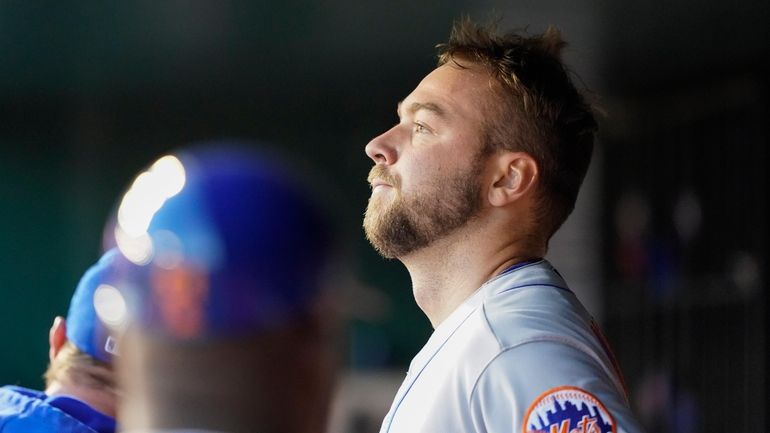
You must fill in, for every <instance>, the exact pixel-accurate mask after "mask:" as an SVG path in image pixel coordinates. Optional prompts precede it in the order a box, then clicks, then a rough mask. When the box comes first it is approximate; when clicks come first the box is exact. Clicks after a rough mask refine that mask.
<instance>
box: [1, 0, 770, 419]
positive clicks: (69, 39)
mask: <svg viewBox="0 0 770 433" xmlns="http://www.w3.org/2000/svg"><path fill="white" fill-rule="evenodd" d="M768 9H770V8H769V7H768V3H766V2H759V1H756V2H751V1H746V0H740V1H734V2H726V1H716V0H707V1H694V0H693V1H685V0H678V1H674V2H670V1H669V2H645V1H628V2H626V1H624V2H599V1H595V2H592V1H561V2H558V1H520V2H493V1H478V2H472V1H465V0H454V1H443V2H416V1H399V0H397V1H389V2H357V1H352V0H334V1H331V2H325V3H321V2H317V3H313V2H300V1H291V0H289V1H283V2H245V1H244V2H213V1H212V2H204V1H190V2H179V1H173V2H149V1H140V2H119V3H109V4H105V3H102V2H71V3H69V4H62V3H56V2H51V3H50V4H47V5H44V4H32V3H30V2H3V3H0V149H1V150H2V152H1V153H0V206H2V211H1V212H0V227H2V229H0V330H2V347H3V350H2V355H1V356H0V382H2V383H13V384H20V385H24V386H30V387H41V386H42V380H41V378H40V375H41V374H42V372H43V370H44V369H45V366H46V363H47V330H48V326H50V322H51V320H52V318H53V316H54V315H56V314H62V315H63V314H65V313H66V308H67V303H68V300H69V296H70V295H71V292H72V290H73V289H74V286H75V284H76V282H77V280H78V279H79V277H80V275H81V273H82V272H83V271H84V270H85V268H86V267H87V266H88V265H90V264H91V263H92V262H94V261H95V260H96V259H97V257H98V254H99V251H100V247H101V246H100V238H101V232H102V227H103V224H104V221H105V219H106V218H107V216H108V214H109V212H110V211H111V209H112V206H113V205H114V203H115V200H116V198H117V197H118V194H120V193H121V192H122V191H123V189H124V188H125V187H126V186H127V184H128V183H129V182H130V181H131V179H132V178H133V176H134V175H135V174H136V173H137V172H138V171H139V170H140V169H141V168H143V167H144V166H146V165H147V164H148V163H149V162H151V161H152V160H153V159H154V158H156V157H157V156H160V155H161V154H163V153H164V152H165V151H168V150H170V149H173V148H176V147H179V146H181V145H184V144H186V143H189V142H191V141H199V140H205V139H212V138H222V137H239V138H246V139H255V140H259V141H264V142H268V143H275V144H276V145H279V146H280V147H281V148H282V149H284V150H286V151H288V152H291V153H294V154H297V155H299V157H301V158H303V159H305V160H307V161H309V162H311V163H312V164H314V165H315V166H316V167H317V168H318V169H319V171H323V172H324V173H325V175H324V176H325V177H331V178H332V180H334V181H336V182H337V183H338V184H339V186H340V188H341V190H342V195H343V197H342V200H338V201H341V202H343V203H346V206H345V207H343V208H342V209H341V210H340V213H341V215H342V219H343V223H344V225H346V226H347V227H349V228H350V233H349V235H350V236H349V238H350V240H351V241H350V245H348V247H349V249H350V252H351V254H352V256H353V258H354V260H355V262H354V266H355V269H356V272H357V276H358V277H359V279H360V280H361V285H362V286H364V287H366V289H365V290H364V292H366V293H367V294H366V295H365V296H363V295H362V299H363V298H365V299H368V301H364V302H362V305H364V306H366V304H367V302H368V304H369V305H368V307H367V308H364V309H363V310H364V312H363V313H361V312H359V313H357V315H356V317H354V318H353V319H352V320H351V326H349V327H348V330H347V333H346V341H345V344H344V353H345V357H346V359H347V362H346V364H347V365H348V366H350V367H351V368H352V369H354V370H359V371H369V370H373V371H374V370H381V369H398V370H403V369H404V368H405V366H406V364H407V363H408V361H409V360H410V359H411V357H412V356H413V354H414V353H416V351H417V350H419V348H420V347H421V345H422V344H423V342H424V341H425V339H426V338H427V336H428V335H429V333H430V327H429V325H428V322H427V320H425V319H424V318H423V316H422V313H421V312H420V311H419V310H418V309H417V307H416V306H415V305H414V303H413V301H412V298H411V291H410V290H409V280H408V276H407V274H406V273H405V271H404V270H403V269H402V267H401V266H400V265H399V264H398V263H393V262H386V261H383V260H381V259H379V258H378V257H377V256H376V255H375V254H374V253H373V252H372V251H371V249H370V248H369V246H368V245H367V244H366V241H365V240H364V238H363V234H362V233H361V231H360V229H359V227H360V221H361V213H362V211H363V208H364V207H365V204H366V200H367V197H368V187H367V184H366V183H365V181H364V179H365V176H366V173H367V172H368V169H369V167H370V165H371V163H370V161H369V160H368V159H367V158H366V157H365V155H364V153H363V146H364V145H365V144H366V142H367V141H368V140H369V139H370V138H371V137H373V136H374V135H375V134H378V133H379V132H381V131H383V130H384V129H385V128H387V127H389V126H390V125H391V124H392V123H394V122H395V121H396V116H395V104H396V102H397V101H398V100H400V99H402V98H403V97H404V96H405V95H406V94H408V93H409V92H410V91H411V89H412V88H413V87H414V86H415V85H416V84H417V82H418V81H419V79H420V78H421V77H422V76H423V75H425V74H426V73H427V72H428V71H430V69H432V67H433V65H434V50H433V46H434V45H435V44H436V43H439V42H441V41H443V40H445V38H446V36H447V35H448V30H449V26H450V23H451V21H452V20H453V19H454V18H456V17H457V16H459V15H460V14H461V13H468V14H471V15H472V16H474V17H476V18H480V19H485V18H488V17H490V16H495V14H497V16H501V17H502V18H503V19H502V21H501V27H503V28H509V27H525V26H529V28H530V30H531V31H532V32H540V31H542V30H543V29H544V28H545V26H546V25H547V24H551V23H552V24H556V25H557V26H559V27H560V28H562V30H563V31H564V34H565V38H566V39H567V40H568V41H569V42H570V43H571V47H570V48H569V49H568V51H567V53H566V55H565V58H566V59H567V62H568V63H569V64H570V65H572V67H573V69H574V70H575V71H576V72H577V73H578V74H579V75H580V76H581V77H582V78H583V80H584V81H585V82H586V84H587V85H588V86H589V87H590V88H591V89H593V90H594V91H596V93H598V94H599V95H601V99H600V103H601V105H602V106H603V107H604V109H605V111H606V112H607V115H606V117H605V118H604V119H603V120H602V124H603V130H602V138H601V145H600V148H599V150H598V151H597V159H596V160H595V162H594V168H593V169H592V170H593V172H594V173H595V174H593V175H592V176H593V178H594V179H595V181H594V182H593V183H589V184H588V185H587V188H586V191H584V193H583V195H582V196H581V200H583V201H585V200H588V199H586V198H585V197H589V198H591V197H593V198H592V199H591V201H590V203H589V204H588V205H585V208H586V209H588V211H586V212H584V214H585V216H584V217H580V218H583V219H581V220H580V221H584V222H583V223H580V224H578V225H577V227H573V228H570V229H567V228H566V227H565V229H567V230H566V232H567V233H572V236H567V238H568V239H567V241H565V242H559V243H557V245H554V247H553V248H554V250H555V251H554V254H555V255H556V256H557V258H558V259H557V258H554V263H555V264H556V265H557V266H559V267H563V268H566V269H571V271H570V272H567V274H568V279H569V277H570V273H571V274H572V275H573V276H574V278H573V279H574V280H577V281H581V280H592V279H593V280H596V281H598V283H596V284H591V285H589V287H586V288H585V289H584V290H585V292H586V294H585V297H586V298H588V300H589V301H591V302H587V303H589V304H591V306H592V309H593V310H594V311H596V312H597V316H598V317H599V318H600V319H601V320H602V322H603V323H604V326H605V329H606V331H607V334H608V336H609V338H610V340H611V342H612V343H613V344H614V345H615V348H616V351H617V352H618V356H619V358H620V361H621V363H622V364H623V366H624V367H625V369H626V374H627V376H628V377H627V379H628V382H629V385H630V388H631V394H632V400H633V404H634V405H635V406H636V408H637V411H638V412H639V413H640V415H641V416H642V418H643V419H644V420H645V422H646V423H647V426H648V428H649V429H650V431H662V432H668V431H671V432H674V431H676V432H690V431H692V432H695V431H702V432H711V431H714V432H717V431H725V430H731V431H744V432H763V431H766V425H767V421H766V419H765V417H766V415H765V408H766V406H767V375H766V372H767V357H766V355H765V352H766V345H767V339H766V338H767V337H766V335H767V322H768V320H767V319H768V303H767V299H768V296H767V276H766V274H765V269H767V251H766V248H767V247H766V245H767V244H766V239H767V224H766V222H767V187H766V176H765V172H766V168H767V155H766V147H767V144H768V140H769V137H770V131H769V129H768V124H769V123H768V121H769V120H770V119H768V112H769V111H768V109H769V106H768V102H770V91H769V90H768V85H769V84H770V80H769V79H768V78H767V77H768V72H770V71H768V69H769V68H768V61H769V58H770V54H769V53H768V51H769V50H768V46H770V31H769V30H768V26H767V18H768V17H769V16H770V14H768V12H770V11H769V10H768ZM311 177H312V176H311ZM562 245H566V246H562ZM571 248H574V251H575V253H574V254H573V253H572V251H573V250H572V249H571ZM560 251H561V253H560ZM581 255H587V256H589V257H593V258H594V259H593V260H592V261H591V262H590V264H591V265H590V266H588V267H584V266H581V263H582V262H580V260H579V259H578V257H579V256H581ZM382 305H385V307H383V308H375V307H377V306H382ZM360 431H363V429H361V430H360Z"/></svg>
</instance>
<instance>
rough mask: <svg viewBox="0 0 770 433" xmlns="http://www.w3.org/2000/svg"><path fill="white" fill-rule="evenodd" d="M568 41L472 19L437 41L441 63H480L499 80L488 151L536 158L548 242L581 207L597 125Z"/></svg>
mask: <svg viewBox="0 0 770 433" xmlns="http://www.w3.org/2000/svg"><path fill="white" fill-rule="evenodd" d="M564 46H566V43H565V42H564V41H563V40H562V38H561V33H560V32H559V30H557V29H556V28H555V27H549V28H548V30H546V31H545V33H543V34H540V35H535V36H525V35H522V34H520V33H517V32H510V33H506V34H503V35H498V34H496V32H495V27H494V26H489V27H484V26H480V25H478V24H476V23H474V22H472V21H471V20H470V19H468V18H462V19H460V20H458V21H456V22H455V24H454V26H453V28H452V33H451V35H450V37H449V41H448V42H447V43H445V44H440V45H438V46H437V48H438V50H439V55H438V57H439V62H438V63H439V65H443V64H446V63H448V62H453V63H455V64H457V65H458V66H460V67H463V65H462V64H461V63H459V62H460V61H465V62H471V63H475V64H479V65H482V66H484V67H486V68H487V69H488V71H489V73H490V74H491V75H492V77H493V78H494V79H495V81H496V82H497V83H498V84H500V86H501V91H500V92H499V95H500V104H497V105H498V106H497V107H495V108H494V110H495V111H496V112H495V113H493V114H494V115H493V116H491V118H492V120H490V121H489V124H488V125H486V126H487V127H488V128H489V131H490V132H489V133H488V134H487V136H486V137H484V138H485V149H484V150H485V151H486V152H489V153H491V152H494V151H496V150H511V151H522V152H526V153H528V154H529V155H530V156H532V157H533V158H534V159H535V160H536V161H537V164H538V167H539V170H540V177H541V181H540V187H541V188H542V191H543V194H542V196H541V200H540V201H539V206H538V213H539V215H538V217H539V219H540V220H541V221H542V222H543V229H544V234H545V235H546V239H549V238H550V237H551V236H552V235H553V233H554V232H556V230H557V229H558V228H559V227H560V226H561V224H562V223H563V222H564V221H565V220H566V219H567V216H569V214H570V213H571V212H572V210H573V209H574V207H575V201H576V200H577V195H578V191H579V190H580V185H581V183H582V182H583V178H584V177H585V174H586V171H587V170H588V165H589V164H590V162H591V154H592V153H593V144H594V135H595V133H596V130H597V123H596V120H595V118H594V115H593V110H592V109H591V106H590V105H589V104H588V103H587V102H586V100H585V98H584V97H583V95H582V94H581V93H580V92H579V91H578V90H577V89H576V88H575V85H574V84H573V82H572V79H571V78H570V72H569V71H568V70H567V68H566V67H565V66H564V64H563V63H562V61H561V50H562V49H563V48H564Z"/></svg>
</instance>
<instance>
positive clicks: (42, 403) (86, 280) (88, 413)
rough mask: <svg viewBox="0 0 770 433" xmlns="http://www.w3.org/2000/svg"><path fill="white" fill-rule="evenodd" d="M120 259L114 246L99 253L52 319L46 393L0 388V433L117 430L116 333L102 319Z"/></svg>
mask: <svg viewBox="0 0 770 433" xmlns="http://www.w3.org/2000/svg"><path fill="white" fill-rule="evenodd" d="M121 263H125V262H121V261H120V260H119V257H118V253H117V251H116V250H111V251H108V252H107V253H106V254H105V255H104V256H102V258H101V259H100V260H99V262H98V263H96V264H95V265H94V266H92V267H91V268H89V269H88V271H86V273H85V274H84V275H83V277H82V278H81V280H80V282H79V283H78V286H77V288H76V289H75V293H74V295H73V296H72V300H71V302H70V307H69V312H68V314H67V318H66V320H65V319H64V318H63V317H56V318H55V319H54V321H53V326H52V327H51V330H50V332H49V335H48V341H49V345H50V349H49V358H50V365H49V367H48V370H47V371H46V373H45V382H46V388H45V392H41V391H36V390H31V389H27V388H22V387H19V386H5V387H2V388H0V432H3V433H14V432H19V433H43V432H73V433H81V432H82V433H86V432H88V433H94V432H96V433H112V432H114V431H115V418H114V417H115V411H116V406H117V397H118V395H119V394H118V391H117V388H116V380H115V379H116V378H115V373H114V371H113V367H112V364H113V355H114V354H115V353H116V351H117V350H118V346H117V339H118V336H117V335H116V334H115V333H114V332H113V331H111V330H110V328H108V327H107V326H106V323H105V322H104V320H103V319H104V318H106V319H107V320H109V317H105V316H104V315H105V314H109V313H110V311H109V306H108V305H107V304H105V302H104V301H105V298H106V299H109V297H110V294H109V292H110V291H114V290H115V289H114V288H113V287H112V286H111V284H113V279H114V277H115V275H116V273H117V268H119V267H120V266H121ZM126 264H127V263H126Z"/></svg>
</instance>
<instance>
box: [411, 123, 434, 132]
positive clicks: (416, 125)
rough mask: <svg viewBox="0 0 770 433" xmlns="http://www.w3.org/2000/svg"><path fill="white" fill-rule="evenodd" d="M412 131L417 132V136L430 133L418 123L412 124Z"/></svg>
mask: <svg viewBox="0 0 770 433" xmlns="http://www.w3.org/2000/svg"><path fill="white" fill-rule="evenodd" d="M413 131H414V132H417V133H419V134H422V133H426V132H430V130H429V129H428V128H427V127H426V126H425V125H423V124H422V123H418V122H415V123H414V128H413Z"/></svg>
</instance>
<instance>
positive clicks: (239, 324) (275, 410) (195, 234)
mask: <svg viewBox="0 0 770 433" xmlns="http://www.w3.org/2000/svg"><path fill="white" fill-rule="evenodd" d="M243 146H244V145H243V144H241V145H237V146H236V145H232V144H230V143H210V144H205V145H198V146H194V147H189V148H185V149H183V150H180V151H178V152H174V153H173V154H171V155H167V156H164V157H162V158H160V159H159V160H158V161H156V162H155V163H154V164H153V165H152V166H151V167H150V168H149V169H148V170H146V171H144V172H143V173H141V174H140V175H139V176H138V177H137V178H136V180H135V181H134V182H133V184H132V185H131V187H130V188H129V190H128V191H127V192H126V193H125V195H124V196H123V198H122V200H121V201H120V204H119V207H118V211H117V221H116V222H115V223H114V225H111V226H110V227H111V229H109V230H108V233H109V235H110V236H111V237H113V240H114V242H115V243H116V244H117V245H118V247H119V249H120V251H121V253H122V254H123V255H124V256H125V257H126V258H127V259H129V260H130V261H132V262H133V263H135V264H136V265H138V266H137V269H138V271H137V272H132V273H130V274H129V275H127V278H126V282H125V283H124V284H122V285H121V288H120V289H121V292H122V293H123V294H124V296H125V299H126V303H127V305H128V306H129V308H128V310H129V320H128V329H126V338H125V340H124V341H123V345H124V347H125V350H124V351H123V352H124V355H123V356H121V358H120V363H119V364H118V372H119V378H120V381H119V383H120V384H121V385H122V386H124V387H125V398H124V400H123V404H122V405H121V407H120V413H121V425H122V427H123V428H125V430H126V431H128V432H134V431H137V432H138V431H186V430H195V431H202V430H206V431H221V432H231V433H238V432H265V433H269V432H285V433H300V432H303V433H304V432H307V433H309V432H314V433H317V432H320V431H323V430H324V427H325V425H326V413H327V410H328V405H329V399H330V393H331V388H332V384H333V372H334V364H335V362H334V358H335V357H334V353H335V348H334V345H333V344H334V340H333V338H332V335H333V332H332V331H333V328H334V314H333V310H332V309H331V308H328V305H326V302H327V298H326V295H327V293H328V291H327V290H326V289H328V288H329V287H327V284H328V283H329V279H328V278H327V277H328V276H329V273H328V271H329V265H330V264H331V260H330V259H331V256H332V251H331V248H330V244H331V242H332V240H333V238H332V234H331V231H330V225H329V223H330V221H328V218H327V217H326V215H324V212H323V211H322V209H321V207H320V206H319V204H318V203H317V200H318V199H319V197H316V196H314V195H313V194H312V191H314V190H315V188H314V184H313V182H315V183H316V184H317V182H318V177H317V176H312V178H313V180H312V181H311V180H310V179H311V177H310V176H307V178H308V182H302V181H300V179H301V178H303V177H305V176H304V175H303V172H301V171H297V170H292V169H290V168H288V167H287V166H286V165H285V163H284V162H282V161H281V160H278V159H277V158H273V157H269V156H267V155H266V154H262V153H258V152H256V151H254V150H247V149H246V148H245V147H243ZM308 174H310V173H308ZM313 174H315V173H313Z"/></svg>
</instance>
